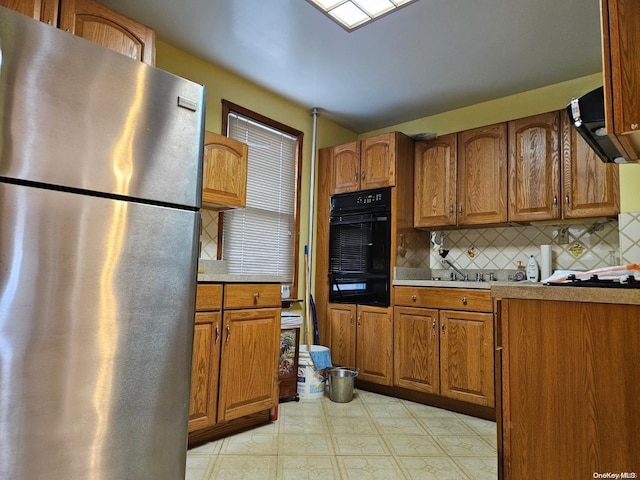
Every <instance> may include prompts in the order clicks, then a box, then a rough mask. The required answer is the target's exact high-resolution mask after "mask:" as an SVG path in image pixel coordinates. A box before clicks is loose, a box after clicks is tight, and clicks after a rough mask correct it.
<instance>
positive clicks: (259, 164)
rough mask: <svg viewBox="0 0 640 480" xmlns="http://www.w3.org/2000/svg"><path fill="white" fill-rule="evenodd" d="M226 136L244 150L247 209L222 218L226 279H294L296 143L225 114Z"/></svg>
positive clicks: (276, 133) (267, 127) (282, 133)
mask: <svg viewBox="0 0 640 480" xmlns="http://www.w3.org/2000/svg"><path fill="white" fill-rule="evenodd" d="M227 125H228V127H227V130H228V131H227V135H228V136H229V137H231V138H235V139H237V140H240V141H241V142H244V143H246V144H247V145H249V163H248V173H247V206H246V208H244V209H237V210H230V211H227V212H225V213H224V219H223V230H222V258H223V260H226V261H227V264H228V269H229V272H230V273H237V274H267V275H281V276H282V277H284V279H285V282H286V283H292V282H293V280H294V279H293V276H294V245H293V242H294V235H293V229H294V228H295V206H296V162H297V159H296V151H297V139H296V137H294V136H291V135H289V134H287V133H284V132H281V131H278V130H275V129H273V128H271V127H269V126H267V125H264V124H260V123H258V122H255V121H254V120H251V119H249V118H247V117H244V116H242V115H239V114H237V113H235V112H230V113H229V117H228V122H227Z"/></svg>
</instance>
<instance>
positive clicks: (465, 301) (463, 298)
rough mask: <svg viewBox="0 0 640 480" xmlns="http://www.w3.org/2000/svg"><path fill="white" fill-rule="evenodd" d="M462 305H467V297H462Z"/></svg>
mask: <svg viewBox="0 0 640 480" xmlns="http://www.w3.org/2000/svg"><path fill="white" fill-rule="evenodd" d="M462 304H463V305H466V304H467V297H462Z"/></svg>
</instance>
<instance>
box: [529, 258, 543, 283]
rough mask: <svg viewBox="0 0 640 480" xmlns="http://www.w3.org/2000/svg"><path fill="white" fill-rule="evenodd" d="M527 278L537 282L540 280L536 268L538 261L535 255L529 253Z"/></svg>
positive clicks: (538, 271)
mask: <svg viewBox="0 0 640 480" xmlns="http://www.w3.org/2000/svg"><path fill="white" fill-rule="evenodd" d="M527 280H529V281H530V282H537V281H538V280H540V270H539V269H538V262H536V257H534V256H533V255H531V256H530V257H529V263H527Z"/></svg>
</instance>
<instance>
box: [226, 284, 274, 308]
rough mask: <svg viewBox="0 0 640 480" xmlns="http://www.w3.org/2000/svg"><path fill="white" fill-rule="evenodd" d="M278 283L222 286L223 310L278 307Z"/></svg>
mask: <svg viewBox="0 0 640 480" xmlns="http://www.w3.org/2000/svg"><path fill="white" fill-rule="evenodd" d="M281 304H282V295H281V293H280V284H279V283H237V284H226V285H225V286H224V308H225V310H226V309H229V308H260V307H279V306H280V305H281Z"/></svg>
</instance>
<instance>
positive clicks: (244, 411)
mask: <svg viewBox="0 0 640 480" xmlns="http://www.w3.org/2000/svg"><path fill="white" fill-rule="evenodd" d="M279 347H280V309H279V308H256V309H251V310H233V311H225V312H224V317H223V329H222V355H221V365H220V392H219V400H218V402H219V404H218V420H219V421H227V420H232V419H234V418H239V417H243V416H245V415H250V414H252V413H256V412H260V411H262V410H266V409H269V408H272V407H273V406H274V405H276V403H277V399H278V353H279Z"/></svg>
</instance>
